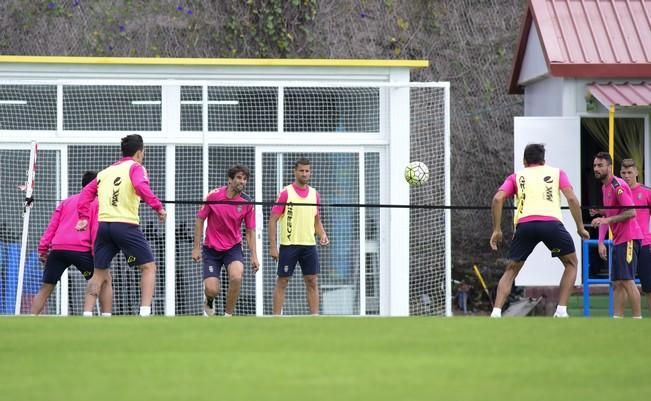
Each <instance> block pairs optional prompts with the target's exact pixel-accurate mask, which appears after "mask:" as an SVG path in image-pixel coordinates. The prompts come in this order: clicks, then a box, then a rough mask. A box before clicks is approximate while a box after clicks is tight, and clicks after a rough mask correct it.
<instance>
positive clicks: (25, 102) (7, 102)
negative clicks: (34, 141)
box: [0, 85, 57, 130]
mask: <svg viewBox="0 0 651 401" xmlns="http://www.w3.org/2000/svg"><path fill="white" fill-rule="evenodd" d="M56 128H57V88H56V86H54V85H0V130H56Z"/></svg>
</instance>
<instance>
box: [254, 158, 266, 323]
mask: <svg viewBox="0 0 651 401" xmlns="http://www.w3.org/2000/svg"><path fill="white" fill-rule="evenodd" d="M255 196H256V198H257V199H262V152H261V151H260V149H259V148H256V152H255ZM255 222H256V224H255V237H256V238H255V239H256V241H255V245H256V251H257V253H258V260H259V261H260V270H259V271H258V272H257V273H256V274H255V315H256V316H262V315H264V271H265V270H264V269H265V267H264V258H263V257H262V255H263V249H264V248H263V243H262V238H263V229H264V227H266V224H264V223H265V222H264V213H263V211H262V205H255Z"/></svg>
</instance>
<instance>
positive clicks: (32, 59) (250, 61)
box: [0, 56, 429, 68]
mask: <svg viewBox="0 0 651 401" xmlns="http://www.w3.org/2000/svg"><path fill="white" fill-rule="evenodd" d="M0 63H27V64H114V65H116V64H122V65H212V66H257V67H403V68H426V67H429V61H428V60H353V59H342V60H338V59H278V58H275V59H263V58H260V59H255V58H157V57H68V56H0Z"/></svg>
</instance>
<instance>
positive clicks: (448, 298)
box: [444, 82, 452, 316]
mask: <svg viewBox="0 0 651 401" xmlns="http://www.w3.org/2000/svg"><path fill="white" fill-rule="evenodd" d="M444 85H445V86H444V90H445V106H444V107H445V122H444V124H445V132H444V141H445V144H444V146H445V150H444V152H445V154H444V164H445V205H446V206H450V204H451V203H452V198H451V195H450V192H451V190H452V188H451V180H450V83H449V82H445V83H444ZM451 224H452V220H451V215H450V209H445V316H452V228H451Z"/></svg>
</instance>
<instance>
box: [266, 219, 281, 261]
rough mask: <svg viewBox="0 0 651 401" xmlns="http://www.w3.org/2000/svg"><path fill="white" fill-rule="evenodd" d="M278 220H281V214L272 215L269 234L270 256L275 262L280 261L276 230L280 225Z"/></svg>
mask: <svg viewBox="0 0 651 401" xmlns="http://www.w3.org/2000/svg"><path fill="white" fill-rule="evenodd" d="M278 219H280V215H279V214H274V213H271V217H270V218H269V228H268V234H269V256H271V258H272V259H273V260H278V243H277V242H276V234H277V232H276V230H277V227H276V226H277V224H278Z"/></svg>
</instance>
